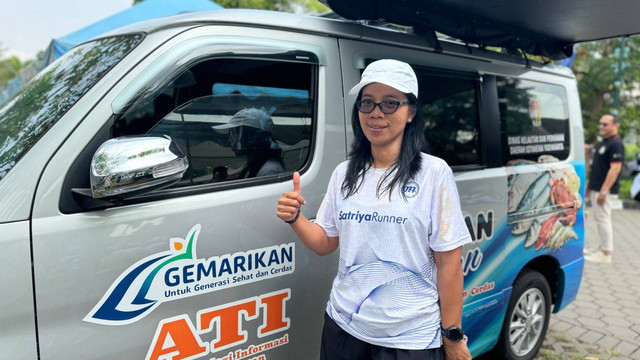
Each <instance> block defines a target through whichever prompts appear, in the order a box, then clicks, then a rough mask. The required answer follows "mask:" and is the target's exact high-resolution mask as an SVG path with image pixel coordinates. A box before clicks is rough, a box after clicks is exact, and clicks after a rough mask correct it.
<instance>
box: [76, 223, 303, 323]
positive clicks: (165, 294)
mask: <svg viewBox="0 0 640 360" xmlns="http://www.w3.org/2000/svg"><path fill="white" fill-rule="evenodd" d="M199 234H200V224H197V225H195V226H194V227H193V228H192V229H191V230H189V233H188V234H187V236H186V237H185V239H180V238H172V239H170V240H169V242H170V250H168V251H163V252H160V253H157V254H154V255H151V256H148V257H146V258H144V259H142V260H140V261H138V262H136V263H135V264H133V265H131V266H130V267H129V268H128V269H127V270H125V271H124V272H123V273H122V274H121V275H120V276H119V277H118V278H117V279H116V281H114V282H113V284H112V285H111V287H110V288H109V290H108V291H107V292H106V293H105V294H104V296H103V297H102V299H101V300H100V301H99V302H98V304H96V306H95V307H94V308H93V309H92V310H91V311H90V312H89V314H87V316H85V318H84V321H88V322H93V323H97V324H102V325H126V324H130V323H133V322H136V321H138V320H140V319H142V318H143V317H145V316H147V315H148V314H149V313H150V312H151V311H153V310H154V309H155V308H156V307H157V306H158V305H160V304H162V303H163V302H167V301H173V300H177V299H182V298H186V297H190V296H195V295H201V294H205V293H209V292H212V291H218V290H223V289H228V288H231V287H234V286H238V285H243V284H247V283H252V282H255V281H260V280H264V279H269V278H273V277H278V276H282V275H287V274H291V273H293V271H294V270H295V243H289V244H284V245H279V246H270V247H265V248H261V249H255V250H249V251H246V252H237V253H234V254H225V255H221V256H214V257H211V258H208V259H198V258H197V256H196V243H197V240H198V235H199Z"/></svg>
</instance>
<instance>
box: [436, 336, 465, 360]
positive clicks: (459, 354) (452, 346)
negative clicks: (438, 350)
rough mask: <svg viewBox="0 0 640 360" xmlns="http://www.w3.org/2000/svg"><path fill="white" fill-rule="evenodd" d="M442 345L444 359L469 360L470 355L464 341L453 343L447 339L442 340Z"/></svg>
mask: <svg viewBox="0 0 640 360" xmlns="http://www.w3.org/2000/svg"><path fill="white" fill-rule="evenodd" d="M442 341H443V343H444V355H445V356H444V357H445V359H447V360H471V354H470V353H469V348H468V347H467V343H466V342H464V341H458V342H453V341H451V340H449V339H447V338H444V337H443V339H442Z"/></svg>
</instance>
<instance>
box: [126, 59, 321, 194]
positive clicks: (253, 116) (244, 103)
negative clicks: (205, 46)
mask: <svg viewBox="0 0 640 360" xmlns="http://www.w3.org/2000/svg"><path fill="white" fill-rule="evenodd" d="M313 66H314V65H311V64H305V63H288V62H283V61H276V60H260V59H238V58H233V59H213V60H207V61H203V62H200V63H198V64H196V65H193V66H191V67H190V68H188V69H185V70H184V71H183V72H182V73H181V74H180V75H179V76H177V77H176V78H175V79H173V80H172V81H171V82H170V83H169V85H167V86H164V87H163V88H162V89H159V90H158V91H157V92H155V95H154V96H151V97H149V99H148V100H145V101H137V102H135V103H134V105H132V106H131V108H130V109H128V110H127V111H126V112H125V114H124V115H123V116H122V117H120V118H119V119H118V120H117V121H116V124H115V126H114V136H123V135H137V134H151V135H169V136H170V137H171V138H172V139H174V140H175V141H176V143H177V144H178V146H179V147H180V149H181V150H182V152H183V153H184V154H185V155H186V156H187V158H188V160H189V170H187V172H186V173H185V175H184V176H183V178H182V179H181V181H179V182H178V183H176V184H175V185H174V186H173V187H182V186H189V185H199V184H207V183H216V182H222V181H230V180H236V179H245V178H252V177H260V176H268V175H276V174H278V173H282V172H291V171H295V170H299V169H300V168H302V166H303V165H304V164H305V162H306V161H307V157H308V156H309V151H310V144H311V125H312V124H311V122H312V117H313V109H314V103H313V99H312V96H313V92H312V88H311V84H312V76H313V73H314V72H313Z"/></svg>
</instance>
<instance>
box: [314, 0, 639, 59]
mask: <svg viewBox="0 0 640 360" xmlns="http://www.w3.org/2000/svg"><path fill="white" fill-rule="evenodd" d="M323 2H325V3H326V4H327V5H328V6H329V7H331V9H332V10H333V11H334V12H336V13H337V14H338V15H340V16H342V17H344V18H347V19H351V20H379V19H384V20H386V21H388V22H392V23H396V24H400V25H409V26H413V27H414V28H416V29H417V30H419V31H420V30H422V31H431V30H435V31H438V32H440V33H443V34H446V35H449V36H452V37H455V38H458V39H460V40H463V41H465V42H469V43H474V44H479V45H487V46H500V47H505V48H510V49H518V48H519V49H522V50H524V51H526V52H527V53H529V54H534V55H543V56H547V57H549V58H551V59H559V58H563V57H568V56H570V55H571V52H572V47H573V44H574V43H577V42H584V41H591V40H599V39H604V38H611V37H617V36H624V35H632V34H638V33H640V21H638V15H639V14H640V1H638V0H352V1H343V0H323Z"/></svg>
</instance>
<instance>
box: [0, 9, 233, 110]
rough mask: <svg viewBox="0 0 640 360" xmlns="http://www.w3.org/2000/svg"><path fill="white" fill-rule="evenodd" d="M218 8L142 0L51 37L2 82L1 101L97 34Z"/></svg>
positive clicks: (7, 98)
mask: <svg viewBox="0 0 640 360" xmlns="http://www.w3.org/2000/svg"><path fill="white" fill-rule="evenodd" d="M217 9H223V7H222V6H220V5H218V4H216V3H214V2H212V1H210V0H144V1H142V2H139V3H137V4H136V5H134V6H132V7H130V8H128V9H126V10H124V11H121V12H119V13H117V14H115V15H112V16H109V17H107V18H105V19H103V20H100V21H98V22H95V23H93V24H91V25H88V26H86V27H84V28H82V29H80V30H77V31H74V32H72V33H71V34H68V35H66V36H63V37H60V38H57V39H53V40H52V41H51V43H50V44H49V46H48V47H47V49H45V50H44V51H43V52H42V53H41V54H40V56H38V58H37V59H36V60H35V61H34V62H33V63H31V64H30V65H29V66H27V67H25V68H24V69H23V70H21V71H20V74H19V75H18V76H16V77H15V78H13V79H11V80H9V82H8V83H7V85H5V86H2V88H1V89H0V105H2V104H3V103H5V102H6V101H7V100H9V99H10V98H12V97H13V95H15V94H16V93H17V92H18V91H20V89H22V87H23V86H24V85H25V84H26V83H27V82H29V80H31V79H32V78H33V77H35V76H36V74H37V73H38V72H40V71H41V70H42V69H44V68H45V67H47V66H48V65H49V64H51V63H52V62H54V61H55V60H56V59H57V58H59V57H61V56H62V55H63V54H64V53H65V52H67V51H68V50H69V49H71V48H72V47H74V46H76V45H78V44H81V43H83V42H85V41H87V40H90V39H92V38H94V37H96V36H99V35H102V34H104V33H106V32H109V31H111V30H114V29H117V28H119V27H123V26H125V25H129V24H133V23H136V22H139V21H144V20H150V19H155V18H159V17H162V16H170V15H177V14H181V13H187V12H195V11H203V10H217Z"/></svg>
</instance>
